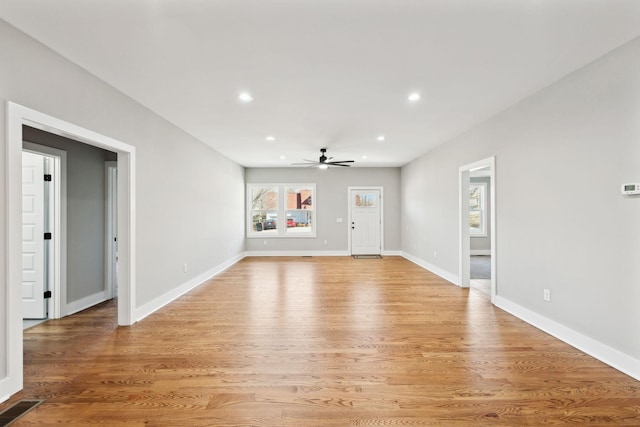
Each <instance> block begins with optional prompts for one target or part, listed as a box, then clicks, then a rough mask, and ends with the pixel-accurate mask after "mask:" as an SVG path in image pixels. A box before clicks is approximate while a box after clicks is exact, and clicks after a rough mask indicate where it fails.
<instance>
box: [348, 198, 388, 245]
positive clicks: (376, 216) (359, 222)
mask: <svg viewBox="0 0 640 427" xmlns="http://www.w3.org/2000/svg"><path fill="white" fill-rule="evenodd" d="M350 200H351V254H352V255H380V252H381V247H380V246H381V245H380V242H381V224H380V218H381V216H380V209H381V207H380V206H381V200H380V190H358V189H353V190H351V195H350Z"/></svg>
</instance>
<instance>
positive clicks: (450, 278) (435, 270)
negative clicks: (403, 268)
mask: <svg viewBox="0 0 640 427" xmlns="http://www.w3.org/2000/svg"><path fill="white" fill-rule="evenodd" d="M402 257H403V258H406V259H408V260H409V261H411V262H412V263H414V264H416V265H418V266H420V267H422V268H424V269H425V270H428V271H430V272H432V273H433V274H435V275H436V276H440V277H442V278H443V279H444V280H446V281H448V282H451V283H453V284H454V285H456V286H460V277H459V276H456V275H455V274H452V273H449V272H448V271H446V270H443V269H441V268H440V267H436V266H435V265H433V264H430V263H428V262H427V261H425V260H423V259H420V258H417V257H415V256H413V255H411V254H409V253H407V252H402Z"/></svg>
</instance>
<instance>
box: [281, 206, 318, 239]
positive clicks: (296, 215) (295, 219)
mask: <svg viewBox="0 0 640 427" xmlns="http://www.w3.org/2000/svg"><path fill="white" fill-rule="evenodd" d="M286 215H287V233H296V234H303V233H311V232H312V231H313V212H311V211H307V210H304V209H301V210H295V211H287V212H286Z"/></svg>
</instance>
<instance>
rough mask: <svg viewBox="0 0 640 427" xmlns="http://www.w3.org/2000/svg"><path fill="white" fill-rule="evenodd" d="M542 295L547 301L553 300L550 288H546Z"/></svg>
mask: <svg viewBox="0 0 640 427" xmlns="http://www.w3.org/2000/svg"><path fill="white" fill-rule="evenodd" d="M542 297H543V298H544V300H545V301H551V291H550V290H549V289H545V290H544V292H543V295H542Z"/></svg>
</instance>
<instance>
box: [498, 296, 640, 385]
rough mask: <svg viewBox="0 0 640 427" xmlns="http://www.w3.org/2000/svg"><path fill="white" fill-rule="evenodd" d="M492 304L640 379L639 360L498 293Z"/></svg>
mask: <svg viewBox="0 0 640 427" xmlns="http://www.w3.org/2000/svg"><path fill="white" fill-rule="evenodd" d="M494 304H495V305H496V306H497V307H499V308H501V309H502V310H504V311H506V312H507V313H509V314H512V315H514V316H516V317H517V318H519V319H521V320H524V321H525V322H527V323H529V324H530V325H532V326H535V327H536V328H538V329H540V330H542V331H544V332H546V333H548V334H549V335H552V336H554V337H556V338H558V339H559V340H561V341H564V342H566V343H567V344H569V345H570V346H572V347H575V348H577V349H578V350H580V351H583V352H585V353H586V354H588V355H590V356H593V357H595V358H596V359H598V360H600V361H601V362H603V363H606V364H607V365H609V366H611V367H613V368H615V369H617V370H619V371H620V372H623V373H625V374H627V375H629V376H630V377H633V378H635V379H636V380H639V381H640V360H638V359H634V358H633V357H631V356H629V355H627V354H624V353H622V352H620V351H618V350H616V349H614V348H611V347H609V346H608V345H606V344H603V343H601V342H599V341H596V340H594V339H593V338H589V337H588V336H586V335H583V334H581V333H579V332H576V331H574V330H573V329H570V328H567V327H566V326H564V325H561V324H559V323H557V322H554V321H553V320H550V319H548V318H546V317H544V316H541V315H540V314H538V313H536V312H534V311H531V310H529V309H527V308H525V307H522V306H521V305H519V304H516V303H514V302H511V301H509V300H508V299H506V298H503V297H501V296H499V295H496V297H495V299H494Z"/></svg>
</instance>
